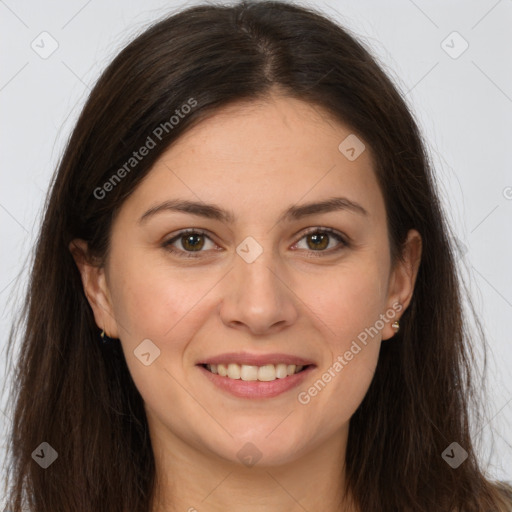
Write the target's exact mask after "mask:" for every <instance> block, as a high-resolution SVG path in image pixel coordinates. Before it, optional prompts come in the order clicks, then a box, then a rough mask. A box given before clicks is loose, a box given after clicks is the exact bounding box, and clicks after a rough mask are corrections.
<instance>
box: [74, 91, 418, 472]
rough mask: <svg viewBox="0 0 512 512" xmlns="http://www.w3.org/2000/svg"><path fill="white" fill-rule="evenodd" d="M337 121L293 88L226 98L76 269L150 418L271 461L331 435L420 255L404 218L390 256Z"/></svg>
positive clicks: (346, 414) (182, 435)
mask: <svg viewBox="0 0 512 512" xmlns="http://www.w3.org/2000/svg"><path fill="white" fill-rule="evenodd" d="M351 134H352V132H351V130H350V128H348V127H347V126H344V125H343V124H340V123H339V122H336V121H334V120H332V119H331V118H329V117H328V116H327V114H326V113H324V112H323V111H321V110H320V109H318V108H317V107H315V108H312V107H311V106H309V105H308V104H305V103H303V102H301V101H299V100H296V99H291V98H287V97H283V96H275V97H273V98H272V99H271V100H268V101H266V102H261V103H250V104H237V105H236V106H230V107H229V108H225V109H223V110H222V111H220V112H218V113H217V114H215V115H214V116H213V117H211V118H209V119H207V120H205V121H203V122H202V123H201V124H199V125H197V126H196V127H194V128H193V129H191V130H190V131H189V132H187V133H186V134H185V135H184V136H182V137H181V138H180V139H179V140H178V141H177V142H176V143H175V144H174V145H173V146H172V147H171V148H170V149H168V150H167V151H166V152H165V153H164V154H163V155H162V156H161V158H160V159H159V160H158V162H157V163H156V164H155V165H154V167H153V169H152V170H151V171H150V172H149V174H148V175H147V176H146V178H145V179H144V180H143V182H142V183H141V184H140V185H139V186H138V188H137V189H136V190H135V191H134V192H133V194H132V195H131V196H130V197H129V198H128V199H127V200H126V201H125V203H124V204H123V206H122V208H121V210H120V212H119V215H118V216H117V218H116V219H115V222H114V224H113V227H112V233H111V248H110V252H109V255H108V260H107V263H106V265H105V267H104V268H101V269H97V268H93V267H88V266H81V267H80V268H81V271H82V275H83V277H84V284H85V286H86V289H87V290H88V297H89V300H90V303H91V306H92V308H93V311H94V314H95V318H96V322H97V324H98V326H100V327H101V328H104V329H105V331H106V332H107V334H108V335H109V336H113V337H118V338H120V340H121V343H122V348H123V351H124V354H125V357H126V361H127V364H128V367H129V370H130V372H131V375H132V377H133V380H134V382H135V385H136V386H137V388H138V390H139V391H140V393H141V395H142V398H143V399H144V402H145V406H146V412H147V416H148V422H149V423H150V428H152V429H153V430H157V429H159V430H160V431H161V432H165V435H166V436H167V437H168V439H169V440H172V439H174V440H179V442H181V443H185V444H186V445H187V446H188V447H190V448H192V449H196V450H200V451H201V452H202V453H204V454H209V455H210V456H211V457H217V458H220V459H223V460H227V461H233V462H237V463H240V462H242V459H243V457H244V456H246V455H248V456H254V457H256V456H258V457H259V456H261V462H260V463H262V464H269V465H278V464H284V463H287V462H292V461H294V460H295V459H297V458H299V457H301V456H304V455H306V454H308V453H309V452H311V451H313V450H314V449H315V448H317V447H318V446H320V445H321V444H322V443H325V442H326V441H328V440H329V439H335V438H342V437H343V436H344V435H346V433H347V431H348V422H349V420H350V417H351V416H352V414H353V413H354V412H355V410H356V409H357V407H358V405H359V404H360V403H361V401H362V400H363V397H364V395H365V393H366V391H367V389H368V387H369V385H370V382H371V380H372V377H373V374H374V371H375V367H376V364H377V360H378V353H379V347H380V344H381V342H387V343H392V342H393V340H389V341H383V340H386V339H388V338H391V337H392V336H393V335H394V332H395V331H394V329H393V327H392V326H391V324H392V323H393V322H394V321H395V320H397V319H398V318H399V317H400V316H401V314H403V311H404V309H405V308H406V307H407V305H408V303H409V300H410V297H411V295H412V290H413V286H414V279H415V276H416V271H417V266H418V264H419V236H418V234H417V233H415V232H412V231H411V232H410V233H409V235H410V236H409V239H408V242H407V249H406V251H405V252H404V262H403V263H400V264H397V265H396V266H394V267H392V265H391V261H390V246H389V240H388V231H387V227H386V211H385V206H384V200H383V197H382V194H381V192H380V189H379V186H378V183H377V180H376V176H375V173H374V170H373V166H372V159H371V155H370V149H369V147H368V146H366V149H365V150H363V151H362V152H361V153H360V154H359V156H357V155H358V153H359V152H360V150H361V148H362V146H357V145H356V146H354V140H355V139H353V137H354V136H353V135H351ZM348 136H351V138H350V139H348V142H351V144H348V143H347V142H346V143H345V145H343V144H342V150H340V149H339V146H340V143H342V141H344V140H345V139H346V138H347V137H348ZM356 142H357V141H356ZM359 142H363V141H359ZM347 144H348V146H347ZM347 147H348V149H347ZM350 147H354V148H355V151H352V150H350ZM354 156H356V157H357V158H355V159H354ZM185 230H187V233H184V231H185ZM207 364H209V365H210V366H208V367H206V365H207ZM211 365H213V366H211ZM224 365H225V367H224ZM228 365H229V366H228ZM301 367H303V368H302V371H299V370H300V369H301ZM226 371H227V372H228V375H227V376H225V375H224V374H225V372H226ZM214 372H216V373H214ZM294 372H298V373H294ZM255 379H258V380H255ZM246 443H250V444H248V445H246ZM244 445H246V446H245V448H243V447H244ZM241 449H242V451H240V450H241ZM244 450H245V451H244Z"/></svg>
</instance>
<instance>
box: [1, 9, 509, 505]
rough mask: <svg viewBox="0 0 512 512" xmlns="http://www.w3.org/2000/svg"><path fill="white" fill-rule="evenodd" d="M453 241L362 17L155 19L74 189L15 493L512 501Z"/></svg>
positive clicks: (53, 208)
mask: <svg viewBox="0 0 512 512" xmlns="http://www.w3.org/2000/svg"><path fill="white" fill-rule="evenodd" d="M452 250H453V249H452V246H451V245H450V236H449V230H448V227H447V225H446V223H445V220H444V215H443V212H442V208H441V206H440V204H439V199H438V196H437V192H436V189H435V185H434V181H433V176H432V173H431V170H430V168H429V164H428V158H427V155H426V153H425V149H424V146H423V143H422V140H421V136H420V134H419V132H418V128H417V125H416V123H415V121H414V119H413V118H412V116H411V114H410V112H409V111H408V109H407V107H406V105H405V103H404V101H403V100H402V98H401V97H400V95H399V94H398V93H397V91H396V89H395V88H394V86H393V85H392V83H391V82H390V80H389V79H388V78H387V77H386V76H385V75H384V73H383V72H382V70H381V69H380V68H379V67H378V65H377V64H376V62H375V61H374V59H373V58H372V57H371V56H370V54H369V53H368V52H367V51H366V50H365V49H364V48H363V47H362V45H361V44H360V43H358V42H357V41H356V40H355V39H354V38H353V37H351V36H350V35H349V34H348V33H347V32H346V31H345V30H343V29H342V28H340V27H339V26H337V25H336V24H334V23H333V22H331V21H329V20H328V19H326V18H324V17H323V16H321V15H319V14H317V13H315V12H314V11H312V10H308V9H305V8H301V7H298V6H293V5H289V4H285V3H277V2H259V3H257V4H250V3H247V2H242V3H240V4H238V5H235V6H232V7H220V6H211V5H208V6H206V5H205V6H198V7H193V8H189V9H187V10H185V11H183V12H181V13H179V14H176V15H173V16H171V17H169V18H168V19H165V20H163V21H161V22H159V23H157V24H156V25H154V26H153V27H151V28H150V29H149V30H147V31H146V32H145V33H143V34H142V35H140V36H139V37H137V39H135V40H134V41H133V42H132V43H131V44H129V45H128V46H127V47H126V48H125V49H124V50H123V51H122V52H121V53H120V54H119V55H118V56H117V57H116V58H115V59H114V61H113V62H112V63H111V64H110V66H109V67H108V68H107V69H106V71H105V72H104V73H103V75H102V76H101V78H100V79H99V81H98V83H97V84H96V86H95V88H94V89H93V91H92V93H91V95H90V97H89V99H88V101H87V103H86V105H85V107H84V109H83V111H82V114H81V116H80V118H79V120H78V122H77V125H76V127H75V129H74V131H73V134H72V136H71V138H70V140H69V143H68V145H67V148H66V151H65V153H64V155H63V158H62V161H61V163H60V166H59V169H58V172H57V175H56V178H55V181H54V183H53V185H52V189H51V193H50V196H49V200H48V203H47V207H46V214H45V218H44V222H43V226H42V230H41V234H40V237H39V239H38V242H37V247H36V253H35V259H34V264H33V269H32V275H31V281H30V287H29V290H28V295H27V299H26V306H25V310H24V313H25V317H24V318H25V320H26V324H25V325H24V331H23V343H22V347H21V352H20V353H21V355H20V358H19V361H18V372H17V375H16V379H15V389H14V393H13V396H14V397H15V411H14V422H13V430H12V440H11V450H12V452H11V461H10V468H11V470H10V471H11V475H10V476H11V478H10V491H11V492H10V497H9V502H8V503H9V506H10V509H11V510H13V511H16V512H17V511H19V510H21V509H22V508H21V507H22V501H23V498H24V497H25V498H27V500H26V507H27V509H28V510H31V511H34V512H43V511H44V512H46V511H52V512H55V511H77V512H78V511H80V512H82V511H83V512H85V511H88V512H89V511H91V510H94V511H109V512H112V511H123V512H128V511H137V512H138V511H151V512H164V511H166V512H167V511H171V510H172V511H174V510H188V511H194V510H198V511H203V510H204V511H217V510H238V511H242V510H245V511H256V510H257V511H261V510H268V511H276V510H286V511H298V510H311V511H313V510H325V511H346V512H356V511H357V512H361V511H389V512H391V511H415V512H417V511H429V512H432V511H461V510H464V511H465V512H470V511H489V512H490V511H496V510H499V511H505V510H511V504H510V503H511V501H512V497H511V496H510V494H507V493H510V489H508V488H506V486H505V485H504V484H499V483H495V482H491V481H489V480H488V479H487V478H486V477H485V475H484V474H483V472H482V470H481V469H480V466H479V463H478V461H477V459H476V456H475V451H474V449H473V444H472V440H471V438H470V435H469V425H468V415H469V411H470V407H472V404H471V402H470V397H471V392H472V389H473V388H472V381H471V380H470V378H469V376H470V374H471V365H472V360H471V347H470V346H469V345H468V339H469V334H468V332H467V327H466V326H467V324H466V320H465V318H464V316H463V311H462V307H461V300H462V299H461V292H460V289H459V278H458V275H457V272H456V267H455V264H454V257H453V252H452ZM13 338H14V333H13Z"/></svg>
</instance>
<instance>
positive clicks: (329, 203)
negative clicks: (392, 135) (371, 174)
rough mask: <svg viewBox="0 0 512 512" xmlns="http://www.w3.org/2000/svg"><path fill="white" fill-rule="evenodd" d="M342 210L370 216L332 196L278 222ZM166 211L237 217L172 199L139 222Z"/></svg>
mask: <svg viewBox="0 0 512 512" xmlns="http://www.w3.org/2000/svg"><path fill="white" fill-rule="evenodd" d="M340 210H345V211H349V212H353V213H358V214H360V215H365V216H368V212H367V211H366V210H365V209H364V208H363V207H362V206H361V205H360V204H359V203H356V202H355V201H351V200H350V199H347V198H346V197H332V198H330V199H326V200H325V201H320V202H311V203H305V204H301V205H298V206H297V205H292V206H290V207H289V208H287V209H286V210H285V211H284V212H283V213H282V214H281V216H280V217H279V220H278V222H283V221H292V220H300V219H302V218H304V217H307V216H308V215H314V214H318V213H328V212H334V211H340ZM165 211H173V212H183V213H190V214H192V215H197V216H199V217H204V218H207V219H213V220H219V221H222V222H225V223H227V224H233V222H234V221H235V219H236V216H235V215H234V213H233V212H231V211H229V210H225V209H223V208H221V207H219V206H217V205H215V204H208V203H204V202H195V201H188V200H185V199H171V200H168V201H164V202H163V203H160V204H157V205H155V206H152V207H151V208H150V209H149V210H147V211H146V212H145V213H143V214H142V216H141V217H140V218H139V221H138V222H139V224H141V223H143V222H145V221H147V220H148V219H149V218H150V217H152V216H154V215H156V214H157V213H160V212H165Z"/></svg>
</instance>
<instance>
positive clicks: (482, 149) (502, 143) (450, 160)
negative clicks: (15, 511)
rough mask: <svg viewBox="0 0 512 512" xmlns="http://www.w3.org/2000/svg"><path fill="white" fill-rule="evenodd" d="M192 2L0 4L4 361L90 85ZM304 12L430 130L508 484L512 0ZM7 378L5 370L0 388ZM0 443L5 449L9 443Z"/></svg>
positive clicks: (488, 448) (497, 473) (485, 453)
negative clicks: (394, 89) (336, 26)
mask: <svg viewBox="0 0 512 512" xmlns="http://www.w3.org/2000/svg"><path fill="white" fill-rule="evenodd" d="M195 3H198V2H188V3H185V2H176V1H163V0H144V1H142V0H138V1H135V0H132V1H126V0H114V1H109V2H100V1H98V0H89V1H87V0H52V1H45V2H37V1H35V0H31V1H23V0H20V1H16V0H5V1H4V0H0V34H1V37H2V43H1V45H0V52H1V57H0V58H1V67H0V112H1V113H2V123H1V127H0V130H1V137H0V148H1V167H0V169H1V179H2V181H1V189H0V238H1V247H2V250H1V256H0V269H1V274H0V308H1V311H2V317H1V333H2V334H1V335H0V360H1V362H2V363H3V362H4V359H5V344H6V339H7V333H8V330H9V327H10V325H11V323H12V321H13V318H14V316H15V311H14V310H13V307H16V306H17V304H18V302H16V297H17V296H18V300H19V298H20V296H21V293H20V290H19V289H18V290H17V289H16V287H15V281H14V280H15V277H16V276H17V275H18V273H19V272H21V271H23V272H22V281H21V284H23V282H24V280H25V279H26V275H27V269H26V268H25V269H23V263H24V261H25V259H26V257H27V255H28V254H29V252H30V250H31V248H32V246H33V244H34V241H35V237H36V235H37V228H38V226H39V222H40V217H41V209H42V204H43V200H44V195H45V193H46V190H47V188H48V184H49V181H50V177H51V175H52V173H53V170H54V169H55V167H56V165H57V163H58V159H59V157H60V155H61V152H62V150H63V147H64V144H65V142H66V140H67V137H68V136H69V133H70V131H71V129H72V127H73V124H74V122H75V120H76V118H77V115H78V113H79V111H80V109H81V106H82V105H83V102H84V100H85V98H86V96H87V94H88V92H89V89H90V87H91V85H92V84H93V83H94V82H95V80H96V79H97V77H98V76H99V74H100V72H101V71H102V70H103V69H104V68H105V66H106V65H107V64H108V62H109V61H110V60H111V59H112V58H113V56H114V55H115V54H116V53H117V52H118V50H119V49H120V48H121V46H122V45H124V44H125V43H126V42H128V41H129V40H130V39H132V38H133V37H134V36H135V35H136V34H138V33H140V32H141V31H142V30H143V29H144V28H145V27H146V26H148V24H149V23H151V22H152V21H155V20H156V19H158V18H159V17H160V16H163V15H164V14H166V13H168V12H169V11H174V10H176V9H178V8H180V7H184V6H188V5H192V4H195ZM304 5H308V4H304ZM309 5H312V6H315V7H318V8H319V9H320V10H322V11H324V12H325V13H326V14H327V15H329V16H331V17H333V18H335V19H336V20H338V21H340V22H341V23H343V24H344V25H345V26H347V27H348V28H350V29H351V30H352V31H353V32H355V33H356V34H358V35H359V36H361V38H362V39H363V40H365V41H366V42H367V44H368V45H370V47H371V49H372V51H373V53H374V55H376V56H377V57H378V58H379V60H380V62H381V64H382V65H383V66H384V68H385V70H386V71H387V72H388V74H390V75H391V77H392V78H393V80H395V82H396V83H397V84H398V86H399V88H400V89H401V90H402V91H403V93H404V94H406V98H407V100H408V102H409V104H410V105H411V108H413V110H414V112H415V115H416V116H417V119H418V121H419V123H420V125H421V127H422V129H423V131H424V133H425V136H426V138H427V142H428V145H429V148H430V151H431V154H432V158H433V161H434V164H435V167H436V172H437V176H438V180H439V183H440V188H441V192H442V197H443V200H444V202H445V205H446V208H447V209H448V210H449V217H450V221H451V222H452V225H453V227H454V231H455V234H456V238H457V239H458V241H459V245H460V247H461V254H462V258H461V260H460V262H461V263H462V264H464V265H465V266H466V267H467V276H468V279H469V281H470V284H471V293H472V297H473V300H474V303H475V305H476V307H477V312H478V315H479V317H480V319H481V321H482V322H483V325H484V327H485V332H486V334H487V337H488V340H489V344H490V348H491V358H490V360H489V383H488V386H489V390H490V393H489V402H488V409H489V410H488V418H487V421H488V423H487V424H486V425H485V427H484V429H483V430H482V436H483V443H482V446H481V452H482V458H483V460H484V461H487V459H488V458H489V457H490V464H489V466H488V470H489V474H490V475H491V476H493V477H495V478H502V479H508V480H512V446H511V444H512V371H511V367H512V340H511V335H510V327H511V323H510V318H511V315H512V270H511V265H510V263H511V262H512V237H511V222H510V221H511V216H512V169H511V167H512V164H511V160H510V147H511V145H512V68H511V64H512V59H511V49H512V30H511V27H512V0H500V1H496V0H482V1H462V0H461V1H450V2H446V1H440V0H438V1H426V0H414V1H413V0H393V1H386V2H378V1H376V0H375V1H369V0H365V1H359V0H358V1H355V0H353V1H342V0H339V1H334V0H333V1H325V2H316V3H313V2H310V3H309ZM44 31H46V32H48V33H49V34H50V35H51V38H53V39H55V41H56V42H57V43H58V48H57V50H56V51H55V52H54V53H53V54H52V55H50V56H49V57H48V58H46V59H43V58H41V56H40V55H39V54H38V53H36V52H35V51H34V50H33V49H32V47H31V44H33V45H34V46H35V45H38V46H39V48H40V50H39V51H43V48H42V47H43V45H44V48H45V49H46V51H47V50H48V49H49V48H51V46H50V44H51V39H50V38H49V36H40V34H41V33H42V32H44ZM454 31H457V32H458V33H459V34H460V35H461V36H462V38H463V39H464V40H465V41H467V43H468V44H469V47H468V49H467V50H466V51H465V52H464V53H462V54H461V55H460V56H458V57H457V58H453V56H456V55H457V53H459V52H460V50H462V49H463V48H464V41H463V40H462V39H460V38H458V36H453V35H452V36H450V34H452V32H454ZM448 36H450V37H448ZM447 37H448V39H447ZM43 38H44V39H43ZM41 39H43V41H41ZM443 41H445V43H444V45H443V46H444V48H445V49H446V50H447V51H448V52H450V53H451V54H452V56H450V55H449V54H448V53H447V52H446V51H445V49H443V47H442V42H443ZM450 47H451V48H450ZM432 286H435V283H432ZM3 371H4V368H3V364H1V365H0V378H1V379H2V381H3V379H5V376H4V374H3ZM2 404H5V396H4V397H3V401H2V403H1V404H0V406H1V407H0V409H2V412H0V427H1V428H2V429H3V430H2V432H3V433H4V435H5V432H4V431H5V429H6V428H7V427H8V425H9V411H7V410H5V406H4V405H2ZM491 428H492V429H494V437H493V438H494V444H492V442H491V441H492V436H491V434H492V430H491ZM0 442H1V443H2V444H3V445H4V446H5V437H4V436H2V437H0ZM3 458H4V454H3V452H1V448H0V460H3Z"/></svg>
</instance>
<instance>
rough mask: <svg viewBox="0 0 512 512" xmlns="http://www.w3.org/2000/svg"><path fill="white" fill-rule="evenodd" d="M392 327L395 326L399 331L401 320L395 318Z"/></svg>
mask: <svg viewBox="0 0 512 512" xmlns="http://www.w3.org/2000/svg"><path fill="white" fill-rule="evenodd" d="M391 327H393V329H395V330H396V332H398V331H399V330H400V322H399V321H398V320H395V321H394V322H393V323H392V324H391Z"/></svg>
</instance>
